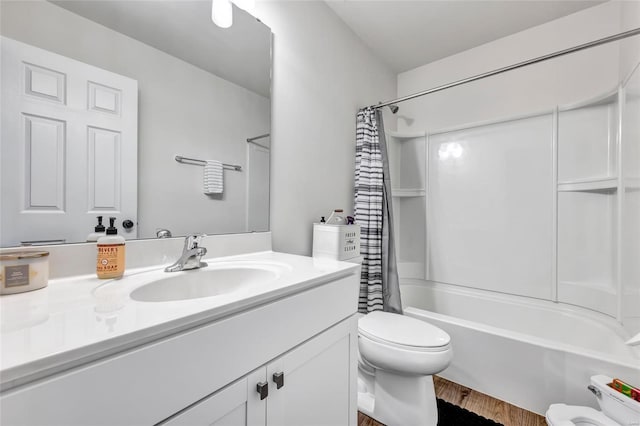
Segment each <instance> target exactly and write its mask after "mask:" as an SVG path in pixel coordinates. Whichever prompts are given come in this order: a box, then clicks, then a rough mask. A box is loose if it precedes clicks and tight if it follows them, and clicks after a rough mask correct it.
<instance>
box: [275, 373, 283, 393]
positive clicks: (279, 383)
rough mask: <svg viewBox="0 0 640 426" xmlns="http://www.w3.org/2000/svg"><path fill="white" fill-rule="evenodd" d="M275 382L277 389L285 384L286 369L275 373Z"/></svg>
mask: <svg viewBox="0 0 640 426" xmlns="http://www.w3.org/2000/svg"><path fill="white" fill-rule="evenodd" d="M273 382H274V383H275V384H276V389H280V388H281V387H283V386H284V371H281V372H279V373H273Z"/></svg>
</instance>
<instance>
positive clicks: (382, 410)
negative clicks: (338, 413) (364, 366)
mask: <svg viewBox="0 0 640 426" xmlns="http://www.w3.org/2000/svg"><path fill="white" fill-rule="evenodd" d="M374 374H375V375H374V377H371V375H370V374H367V373H366V372H363V371H362V370H361V369H360V368H359V369H358V410H360V411H361V412H362V413H364V414H366V415H367V416H369V417H371V418H373V419H375V420H377V421H379V422H380V423H383V424H385V425H387V426H436V425H437V424H438V406H437V404H436V394H435V389H434V387H433V376H404V375H400V374H398V373H393V372H387V371H384V370H376V371H375V373H374Z"/></svg>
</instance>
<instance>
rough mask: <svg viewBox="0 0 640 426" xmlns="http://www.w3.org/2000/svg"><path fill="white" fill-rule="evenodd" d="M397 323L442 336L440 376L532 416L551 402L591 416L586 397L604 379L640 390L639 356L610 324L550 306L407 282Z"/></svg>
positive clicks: (587, 314) (583, 312) (593, 315)
mask: <svg viewBox="0 0 640 426" xmlns="http://www.w3.org/2000/svg"><path fill="white" fill-rule="evenodd" d="M401 291H402V297H403V300H402V301H403V303H404V306H405V309H404V312H405V315H408V316H411V317H414V318H418V319H421V320H423V321H426V322H428V323H429V324H432V325H435V326H437V327H439V328H441V329H443V330H444V331H446V332H447V333H448V334H449V335H450V336H451V340H452V342H454V345H455V348H456V355H455V356H454V358H453V361H452V363H451V365H450V366H449V368H447V369H446V370H445V371H443V372H442V373H441V376H442V377H444V378H446V379H449V380H452V381H454V382H456V383H460V384H462V385H464V386H468V387H470V388H473V389H475V390H477V391H480V392H483V393H486V394H488V395H491V396H493V397H496V398H498V399H501V400H504V401H507V402H509V403H511V404H514V405H516V406H519V407H522V408H525V409H527V410H529V411H533V412H535V413H538V414H541V415H542V414H544V413H545V411H546V410H547V408H548V407H549V405H550V404H552V403H556V402H558V401H562V402H565V403H567V404H571V405H586V406H591V407H593V408H597V404H596V401H595V400H594V398H593V395H592V394H591V392H589V391H587V390H586V386H587V385H588V384H589V380H590V377H591V376H592V375H594V374H606V375H609V376H613V377H620V378H623V379H624V380H627V381H628V382H630V383H640V353H639V352H638V350H637V348H634V347H631V346H627V345H625V344H624V342H625V336H626V335H625V331H624V329H623V328H622V327H621V325H620V324H618V323H616V322H615V320H613V319H610V321H608V322H607V321H603V317H604V315H602V314H598V313H595V312H592V311H589V310H587V309H583V308H578V307H571V306H566V307H563V308H559V307H558V306H557V304H554V303H553V302H548V301H543V300H532V299H528V298H524V297H517V296H511V295H504V294H495V293H491V292H486V291H485V292H483V291H480V290H476V289H467V288H462V287H458V286H453V285H448V284H441V283H432V282H426V283H425V282H420V281H415V282H412V283H409V282H406V283H405V284H404V285H402V286H401Z"/></svg>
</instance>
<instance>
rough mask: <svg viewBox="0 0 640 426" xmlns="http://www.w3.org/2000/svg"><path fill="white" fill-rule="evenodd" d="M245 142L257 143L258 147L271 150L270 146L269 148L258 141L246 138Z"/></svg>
mask: <svg viewBox="0 0 640 426" xmlns="http://www.w3.org/2000/svg"><path fill="white" fill-rule="evenodd" d="M247 143H252V144H254V145H258V146H259V147H262V148H264V149H268V150H269V151H270V150H271V148H269V147H268V146H265V145H262V144H259V143H258V142H254V141H250V140H249V139H247Z"/></svg>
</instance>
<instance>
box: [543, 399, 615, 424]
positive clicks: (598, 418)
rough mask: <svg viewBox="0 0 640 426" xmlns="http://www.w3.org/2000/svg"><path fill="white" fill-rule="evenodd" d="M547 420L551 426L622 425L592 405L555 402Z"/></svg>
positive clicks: (548, 412)
mask: <svg viewBox="0 0 640 426" xmlns="http://www.w3.org/2000/svg"><path fill="white" fill-rule="evenodd" d="M546 417H547V422H548V423H549V425H551V426H569V425H594V426H620V423H618V422H616V421H614V420H613V419H611V418H609V417H607V416H605V415H604V414H603V413H602V411H598V410H594V409H593V408H591V407H580V406H576V405H566V404H553V405H551V406H550V407H549V409H548V410H547V415H546Z"/></svg>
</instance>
